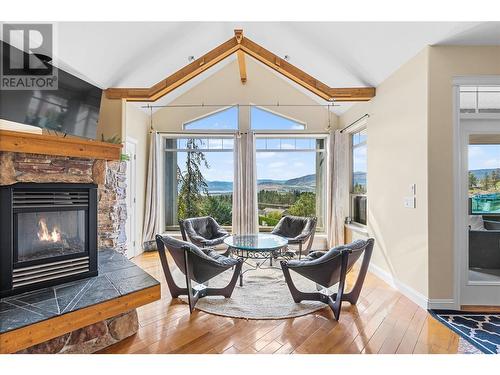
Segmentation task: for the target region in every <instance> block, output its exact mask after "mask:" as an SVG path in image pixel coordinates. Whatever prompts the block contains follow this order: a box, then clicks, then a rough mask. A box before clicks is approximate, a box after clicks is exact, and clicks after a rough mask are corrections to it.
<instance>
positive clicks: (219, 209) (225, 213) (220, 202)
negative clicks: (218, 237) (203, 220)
mask: <svg viewBox="0 0 500 375" xmlns="http://www.w3.org/2000/svg"><path fill="white" fill-rule="evenodd" d="M202 212H203V215H209V216H212V217H213V218H214V219H215V220H217V222H218V223H219V224H221V225H231V222H232V204H231V201H230V200H228V199H225V198H224V196H223V195H219V196H208V197H206V198H205V199H204V200H203V207H202Z"/></svg>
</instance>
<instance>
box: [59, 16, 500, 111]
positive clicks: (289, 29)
mask: <svg viewBox="0 0 500 375" xmlns="http://www.w3.org/2000/svg"><path fill="white" fill-rule="evenodd" d="M237 28H242V29H243V30H244V33H245V36H247V37H248V38H250V39H252V40H254V41H255V42H257V43H259V44H260V45H262V46H263V47H265V48H266V49H268V50H270V51H272V52H274V53H275V54H276V55H278V56H283V57H284V56H285V55H288V56H290V60H289V61H290V63H292V64H293V65H295V66H297V67H298V68H300V69H302V70H304V71H305V72H307V73H309V74H310V75H312V76H314V77H315V78H317V79H319V80H321V81H322V82H324V83H325V84H327V85H329V86H330V87H363V86H368V87H369V86H373V87H376V86H378V85H379V84H380V83H381V82H382V81H383V80H385V79H386V78H387V77H388V76H389V75H390V74H391V73H392V72H394V71H395V70H396V69H397V68H398V67H400V66H401V65H402V64H404V63H405V62H406V61H408V60H409V59H410V58H411V57H413V56H414V55H416V54H417V53H418V52H419V51H420V50H421V49H422V48H424V47H425V46H426V45H436V44H466V45H469V44H472V45H474V44H497V45H500V23H499V22H489V23H477V22H419V23H412V22H404V23H403V22H378V23H377V22H346V23H341V22H329V23H318V22H238V23H237V22H165V23H155V22H153V23H151V22H130V23H124V22H104V23H95V22H91V23H69V22H67V23H66V22H63V23H59V24H58V25H57V32H58V34H57V39H56V40H57V52H56V53H57V57H58V59H59V61H60V65H61V66H62V67H63V68H66V69H67V70H69V71H70V72H72V73H74V74H77V75H78V76H80V77H82V78H85V79H87V80H89V81H90V82H93V83H94V84H96V85H98V86H100V87H101V88H108V87H150V86H152V85H154V84H155V83H157V82H158V81H160V80H161V79H163V78H165V77H166V76H168V75H170V74H172V73H173V72H175V71H177V70H178V69H180V68H182V67H183V66H185V65H186V64H188V63H189V61H188V56H194V57H195V58H196V57H199V56H201V55H203V54H204V53H206V52H207V51H209V50H210V49H212V48H214V47H215V46H217V45H218V44H220V43H221V42H222V41H225V40H227V39H228V38H230V37H231V36H232V35H234V31H233V30H234V29H237ZM233 59H234V57H233ZM228 61H230V60H228ZM219 65H221V64H219ZM223 65H224V64H222V66H223ZM222 66H219V67H218V68H219V69H220V68H221V67H222ZM218 68H216V67H214V68H213V70H210V71H208V72H206V73H203V74H202V75H200V76H198V77H197V78H196V79H194V80H192V81H190V82H189V83H188V84H186V85H184V86H185V87H184V86H183V87H182V88H181V89H178V90H176V91H175V92H173V93H170V94H169V95H167V97H165V98H163V100H162V101H163V102H165V101H169V100H172V99H173V98H174V97H175V96H176V95H179V94H180V93H182V92H184V91H185V90H187V89H189V87H192V86H193V85H195V84H196V83H197V82H199V81H200V80H202V79H204V77H206V75H207V74H213V72H214V71H216V70H217V69H218ZM235 79H239V77H235ZM248 79H251V77H248ZM346 107H347V106H340V107H337V111H338V112H341V111H342V110H343V109H345V108H346Z"/></svg>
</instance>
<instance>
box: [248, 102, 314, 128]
mask: <svg viewBox="0 0 500 375" xmlns="http://www.w3.org/2000/svg"><path fill="white" fill-rule="evenodd" d="M250 127H251V129H254V130H304V129H305V125H304V124H302V123H300V122H298V121H293V120H291V119H288V118H286V117H283V116H280V115H277V114H275V113H272V112H269V111H266V110H264V109H261V108H257V107H251V108H250Z"/></svg>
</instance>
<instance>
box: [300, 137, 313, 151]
mask: <svg viewBox="0 0 500 375" xmlns="http://www.w3.org/2000/svg"><path fill="white" fill-rule="evenodd" d="M313 142H314V139H311V138H297V139H296V145H297V149H299V150H311V149H314V147H313Z"/></svg>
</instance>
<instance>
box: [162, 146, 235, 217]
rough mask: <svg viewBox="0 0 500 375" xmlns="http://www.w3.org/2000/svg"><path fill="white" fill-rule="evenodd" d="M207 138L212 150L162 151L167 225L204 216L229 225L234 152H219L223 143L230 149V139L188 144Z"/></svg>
mask: <svg viewBox="0 0 500 375" xmlns="http://www.w3.org/2000/svg"><path fill="white" fill-rule="evenodd" d="M207 141H208V144H209V145H210V146H211V147H212V146H213V147H214V148H215V151H213V152H211V151H166V152H165V189H164V190H165V223H166V226H167V227H177V226H178V220H179V219H185V218H188V217H195V216H206V215H208V216H212V217H214V218H215V219H216V220H217V222H218V223H219V224H221V225H231V224H232V197H233V171H234V162H233V152H232V151H222V145H223V144H224V145H225V146H226V147H228V148H232V143H233V140H232V139H220V138H219V139H208V140H207V139H190V140H189V141H187V147H190V145H191V147H192V144H193V143H194V144H196V145H197V146H200V144H201V143H207ZM226 142H227V144H226ZM188 171H189V172H188Z"/></svg>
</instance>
